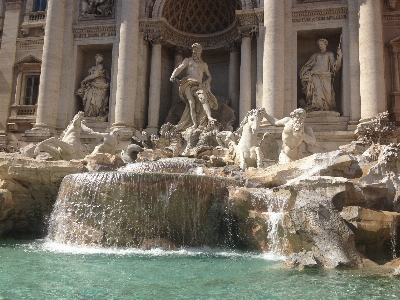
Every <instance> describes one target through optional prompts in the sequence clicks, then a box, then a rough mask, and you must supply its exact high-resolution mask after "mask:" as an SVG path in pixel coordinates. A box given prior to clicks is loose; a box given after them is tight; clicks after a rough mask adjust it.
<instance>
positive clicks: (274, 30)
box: [0, 0, 400, 153]
mask: <svg viewBox="0 0 400 300" xmlns="http://www.w3.org/2000/svg"><path fill="white" fill-rule="evenodd" d="M185 14H186V16H188V18H182V17H180V16H184V15H185ZM0 38H1V44H0V45H1V46H0V143H2V144H7V143H8V144H12V145H15V146H23V145H24V144H25V143H29V142H38V141H41V140H45V139H47V138H49V137H51V136H57V135H59V134H60V133H61V132H62V131H63V129H64V128H65V127H66V126H67V125H68V123H69V122H70V121H71V120H72V118H73V116H74V115H75V114H76V113H77V112H78V111H80V110H83V104H82V100H81V99H80V98H79V97H78V96H77V95H76V91H77V90H78V89H79V88H80V86H81V82H82V80H83V79H85V78H86V77H87V76H88V73H87V70H89V69H90V68H91V67H92V66H93V58H94V57H95V55H96V54H100V55H101V56H102V57H103V60H102V64H103V66H104V70H105V71H106V72H107V73H108V74H109V77H110V83H109V92H107V93H109V100H108V117H107V118H100V119H96V118H91V119H87V120H86V124H87V125H88V126H90V127H91V128H95V129H96V130H97V131H100V132H102V131H103V132H105V131H107V130H110V129H111V128H117V129H119V130H120V131H122V132H123V133H124V134H125V136H126V137H130V136H132V134H135V133H136V132H137V131H142V130H146V129H147V132H149V133H156V132H157V130H158V129H159V128H160V126H161V125H162V124H164V122H165V119H166V118H167V115H168V112H169V111H170V109H171V108H172V106H174V105H175V104H176V103H179V101H180V100H179V95H178V90H177V86H176V85H175V84H174V83H172V82H170V81H169V77H170V75H171V73H172V71H173V70H174V67H175V66H176V65H178V64H179V63H180V62H182V61H183V59H184V58H187V57H190V55H191V45H192V44H194V43H199V44H201V45H202V47H203V53H202V57H203V60H204V61H205V62H206V63H207V64H208V67H209V70H210V73H211V75H212V76H213V82H212V87H211V92H212V93H213V94H215V95H216V96H217V97H218V96H220V97H229V99H230V103H229V105H230V106H231V107H232V108H233V109H234V111H235V114H236V120H237V121H236V124H235V125H238V123H239V122H240V121H241V120H242V119H243V117H244V116H245V115H246V113H247V111H249V110H250V109H254V108H265V110H266V112H267V113H269V114H271V115H273V116H274V117H276V118H282V117H284V116H287V115H289V113H290V112H291V111H293V110H294V109H296V108H298V107H301V106H302V101H304V99H302V98H304V93H302V91H301V89H302V86H301V79H300V76H299V71H300V70H301V68H302V66H303V65H304V64H305V63H306V62H307V60H309V58H310V57H311V55H312V54H314V53H316V52H318V51H319V50H318V48H317V43H316V42H317V40H319V39H321V38H324V39H326V40H328V41H329V45H328V47H327V50H328V51H330V52H333V53H334V54H335V55H336V53H337V48H339V47H340V48H341V51H342V53H343V64H342V67H341V68H340V69H339V70H338V71H337V72H336V74H335V76H334V81H333V82H332V85H333V89H334V92H335V95H336V111H335V112H331V111H330V112H326V111H324V112H319V111H316V112H313V113H312V114H309V115H308V117H307V120H306V123H309V124H312V127H313V130H314V133H315V137H316V139H317V142H318V143H317V145H316V146H315V147H314V148H313V147H309V149H307V151H309V152H311V153H312V152H321V151H322V150H324V151H327V150H332V149H334V148H337V146H338V145H340V144H345V143H348V142H349V141H350V140H352V139H354V138H355V135H354V132H353V131H354V129H355V128H356V126H357V124H358V123H359V122H360V120H361V121H365V120H368V119H369V118H370V117H372V116H373V115H376V114H378V113H381V112H384V111H389V112H390V114H391V117H392V119H393V120H395V121H397V122H400V75H399V74H400V65H399V56H400V54H399V53H400V1H397V0H358V1H357V0H340V1H339V0H282V1H251V0H219V1H215V0H201V1H200V0H196V1H193V0H190V1H189V0H138V1H124V0H101V1H91V0H68V1H67V0H57V1H56V0H47V1H44V0H41V1H40V0H0ZM39 78H40V83H39ZM261 129H262V130H261V133H260V134H263V133H265V132H269V133H272V134H274V135H275V136H276V137H277V138H278V139H279V138H280V136H281V132H279V129H276V128H275V127H273V126H270V125H269V124H266V123H263V124H261ZM321 149H322V150H321Z"/></svg>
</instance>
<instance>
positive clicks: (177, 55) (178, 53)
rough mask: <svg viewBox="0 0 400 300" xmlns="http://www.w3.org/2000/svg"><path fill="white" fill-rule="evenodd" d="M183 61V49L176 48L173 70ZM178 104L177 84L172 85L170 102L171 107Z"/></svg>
mask: <svg viewBox="0 0 400 300" xmlns="http://www.w3.org/2000/svg"><path fill="white" fill-rule="evenodd" d="M182 61H183V48H182V47H177V48H176V49H175V54H174V66H175V68H176V67H177V66H178V65H179V64H180V63H181V62H182ZM178 102H179V87H178V85H177V84H173V85H172V101H171V106H174V105H175V104H176V103H178Z"/></svg>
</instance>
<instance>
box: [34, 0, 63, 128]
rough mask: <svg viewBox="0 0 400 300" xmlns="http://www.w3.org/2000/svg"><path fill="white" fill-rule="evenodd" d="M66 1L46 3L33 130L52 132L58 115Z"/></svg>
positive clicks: (57, 0) (56, 0) (58, 0)
mask: <svg viewBox="0 0 400 300" xmlns="http://www.w3.org/2000/svg"><path fill="white" fill-rule="evenodd" d="M66 3H67V0H49V1H48V3H47V14H48V15H47V22H46V28H45V30H46V35H45V36H44V45H43V56H42V68H41V74H40V85H39V96H38V109H37V119H36V124H35V125H34V127H33V130H43V131H46V132H50V134H54V133H55V128H56V124H57V116H58V114H57V110H58V103H59V99H60V87H61V72H62V62H63V54H64V53H63V52H64V51H63V48H64V34H65V26H64V25H65V15H66V14H65V12H66V5H65V4H66ZM28 134H29V133H28Z"/></svg>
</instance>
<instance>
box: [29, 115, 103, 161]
mask: <svg viewBox="0 0 400 300" xmlns="http://www.w3.org/2000/svg"><path fill="white" fill-rule="evenodd" d="M83 116H84V112H83V111H80V112H78V113H77V114H76V115H75V116H74V117H73V119H72V121H71V122H70V123H69V125H68V126H67V128H66V129H65V130H64V132H63V133H62V134H61V136H60V137H59V138H56V137H51V138H49V139H47V140H44V141H42V142H40V143H39V144H37V146H36V148H35V150H34V157H36V156H37V155H38V154H39V152H40V151H44V152H47V153H49V154H50V155H51V156H52V157H53V158H54V159H56V160H71V159H82V158H84V157H85V156H86V154H87V153H86V151H85V150H86V149H85V147H84V146H83V145H82V143H81V140H80V136H81V132H82V131H83V132H85V133H88V134H91V135H96V136H99V137H102V136H101V135H100V133H98V132H95V131H93V130H92V129H90V128H89V127H87V126H85V125H84V124H82V119H83Z"/></svg>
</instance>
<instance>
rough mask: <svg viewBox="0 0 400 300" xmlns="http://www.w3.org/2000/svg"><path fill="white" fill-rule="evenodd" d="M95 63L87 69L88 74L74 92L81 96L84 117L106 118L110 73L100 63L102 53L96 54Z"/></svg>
mask: <svg viewBox="0 0 400 300" xmlns="http://www.w3.org/2000/svg"><path fill="white" fill-rule="evenodd" d="M95 58H96V65H95V66H93V67H91V68H90V69H89V76H87V77H86V78H84V79H83V80H82V82H81V87H80V88H79V89H78V91H77V92H76V94H77V95H78V96H80V97H81V98H82V101H83V106H84V109H83V110H84V112H85V117H95V118H98V119H106V118H107V115H108V95H109V89H110V75H109V74H108V72H107V70H106V69H105V68H104V66H103V65H102V63H101V62H102V61H103V55H101V54H96V56H95Z"/></svg>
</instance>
